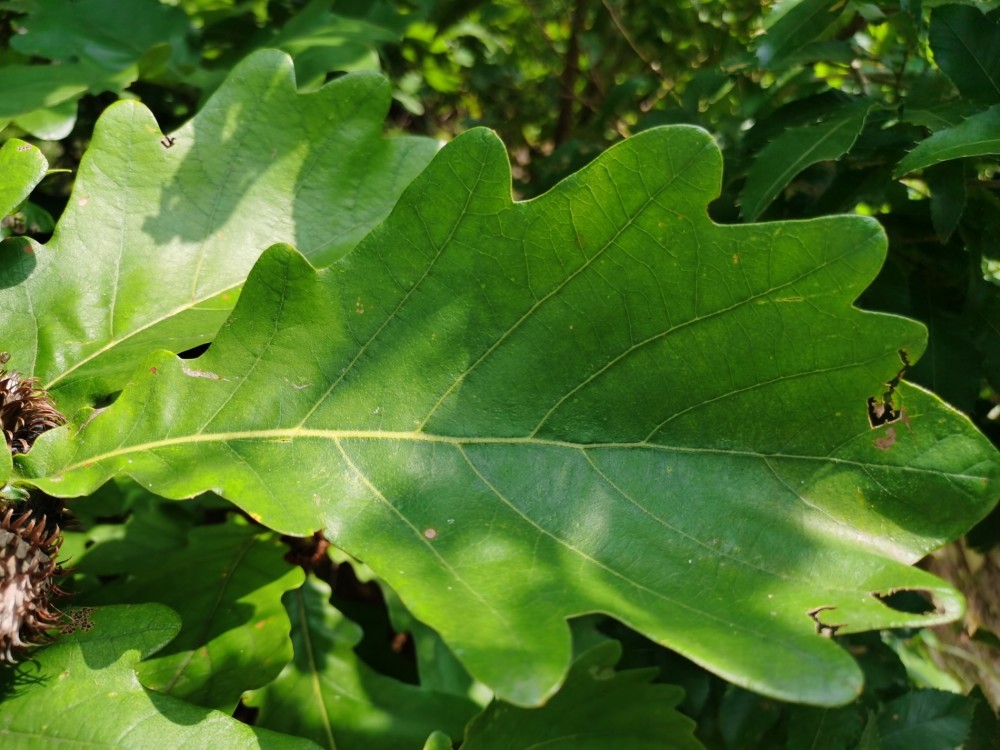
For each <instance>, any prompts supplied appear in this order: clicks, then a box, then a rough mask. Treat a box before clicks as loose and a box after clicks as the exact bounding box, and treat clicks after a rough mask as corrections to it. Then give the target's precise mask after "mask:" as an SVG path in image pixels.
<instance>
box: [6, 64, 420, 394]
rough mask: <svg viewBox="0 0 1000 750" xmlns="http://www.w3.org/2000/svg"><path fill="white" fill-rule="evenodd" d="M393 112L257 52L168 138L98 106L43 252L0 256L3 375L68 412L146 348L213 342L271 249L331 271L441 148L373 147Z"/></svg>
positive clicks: (113, 382)
mask: <svg viewBox="0 0 1000 750" xmlns="http://www.w3.org/2000/svg"><path fill="white" fill-rule="evenodd" d="M389 103H390V88H389V84H388V82H387V81H386V80H384V79H383V78H381V77H380V76H378V75H375V74H357V75H351V76H345V77H343V78H341V79H339V80H337V81H334V82H333V83H331V84H329V85H328V86H325V87H324V88H322V89H320V90H319V91H315V92H312V93H308V94H300V93H298V92H297V91H296V89H295V80H294V76H293V68H292V61H291V59H290V58H288V56H287V55H285V54H283V53H281V52H277V51H274V50H267V51H263V52H258V53H256V54H254V55H251V56H250V57H248V58H247V59H246V60H244V61H243V62H242V63H240V64H239V65H237V66H236V67H235V68H234V69H233V71H232V73H231V74H230V76H229V78H228V79H227V81H226V83H225V84H223V86H222V87H221V88H220V89H219V90H218V91H217V92H216V93H215V94H214V95H213V97H212V98H211V99H210V100H209V101H208V102H207V103H206V104H205V106H204V107H203V108H202V110H201V111H200V112H199V113H198V114H197V116H195V117H194V119H192V120H191V121H190V122H188V123H187V124H186V125H184V126H183V127H181V128H180V129H179V130H177V131H176V132H175V133H173V134H172V135H171V136H170V137H169V138H167V137H164V136H163V135H162V134H161V133H160V130H159V127H158V126H157V124H156V121H155V120H154V119H153V116H152V114H151V113H150V112H149V110H147V109H146V108H145V107H144V106H143V105H141V104H139V103H137V102H134V101H122V102H119V103H117V104H114V105H112V106H111V107H109V108H108V109H107V110H106V111H105V113H104V114H103V115H102V117H101V119H100V120H99V121H98V124H97V126H96V128H95V131H94V137H93V140H92V142H91V145H90V147H89V148H88V150H87V152H86V155H85V156H84V159H83V161H82V163H81V165H80V171H79V174H78V176H77V178H76V182H75V185H74V188H73V194H72V196H71V197H70V200H69V204H68V206H67V208H66V211H65V212H64V213H63V215H62V217H61V218H60V221H59V223H58V225H57V226H56V229H55V233H54V235H53V237H52V239H51V241H50V242H49V243H48V244H46V245H45V246H40V245H37V244H31V245H29V246H28V247H27V248H22V247H21V245H20V244H18V245H17V247H16V248H7V249H6V252H3V253H2V254H0V314H2V316H3V320H4V341H3V346H4V348H6V349H7V350H8V351H10V352H11V353H12V355H13V358H12V364H13V366H15V367H17V369H19V370H21V371H22V372H28V373H31V374H32V375H34V376H36V377H38V378H40V380H41V382H42V384H43V385H44V386H45V387H47V388H48V389H49V390H50V391H52V392H53V395H54V396H55V398H56V400H57V402H58V404H59V406H60V408H62V410H63V411H72V410H73V409H74V408H75V407H76V406H78V405H80V404H81V403H89V402H92V401H93V400H95V399H100V398H102V397H104V396H106V395H108V394H110V393H113V392H115V391H117V390H119V389H120V388H121V386H122V383H123V382H124V381H125V380H126V379H127V377H128V374H129V373H130V372H131V370H132V369H133V367H134V365H135V360H136V359H137V358H138V359H141V358H142V357H144V356H146V354H148V353H149V352H150V351H153V350H156V349H163V348H166V349H170V350H171V351H175V352H180V351H184V350H185V349H187V348H190V347H193V346H195V345H197V344H200V343H204V342H207V341H210V340H211V339H212V337H213V336H214V335H215V332H216V331H217V330H218V327H219V326H220V325H221V324H222V322H223V321H224V320H225V318H226V316H227V315H228V313H229V311H230V310H231V309H232V306H233V304H234V303H235V300H236V298H237V296H238V293H239V289H240V286H241V285H242V283H243V281H244V280H245V278H246V275H247V273H248V272H249V270H250V268H251V267H252V266H253V264H254V262H255V261H256V260H257V258H258V257H259V255H260V253H261V252H262V251H263V250H264V249H265V248H267V247H268V246H269V245H271V244H273V243H275V242H294V243H296V245H297V246H298V247H299V249H300V250H301V251H302V252H303V253H304V254H305V255H306V256H307V257H309V259H310V260H311V261H312V262H313V263H315V264H317V265H325V264H328V263H330V262H331V261H333V260H336V259H337V258H339V257H340V256H341V255H343V254H344V253H345V252H346V251H347V250H349V249H350V248H351V247H353V246H354V244H356V243H357V242H358V241H359V240H360V239H361V238H362V237H364V235H365V234H367V233H368V231H369V230H370V229H371V227H372V226H374V225H375V224H377V223H378V222H379V221H381V220H382V219H383V218H384V217H385V216H386V215H387V214H388V212H389V210H390V209H391V208H392V206H393V204H394V203H395V201H396V199H397V198H398V196H399V194H400V193H401V192H402V189H403V187H404V186H405V185H406V184H407V183H408V182H409V181H410V180H411V179H412V178H413V177H414V176H415V175H416V174H417V173H418V172H419V171H420V170H421V169H423V167H424V166H425V165H426V164H427V162H428V161H429V160H430V158H431V157H432V156H433V154H434V152H435V151H436V149H437V144H436V142H435V141H433V140H431V139H428V138H418V137H399V138H391V139H387V138H383V136H382V127H383V124H382V120H383V118H384V116H385V113H386V112H387V110H388V107H389ZM17 242H18V243H22V242H23V241H21V240H18V241H17ZM25 249H26V250H30V251H31V252H24V250H25Z"/></svg>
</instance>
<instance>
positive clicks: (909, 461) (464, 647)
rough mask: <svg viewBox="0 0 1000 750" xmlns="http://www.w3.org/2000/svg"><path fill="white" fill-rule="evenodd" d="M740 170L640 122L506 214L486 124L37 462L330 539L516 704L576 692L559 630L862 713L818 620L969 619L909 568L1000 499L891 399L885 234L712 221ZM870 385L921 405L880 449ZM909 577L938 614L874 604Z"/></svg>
mask: <svg viewBox="0 0 1000 750" xmlns="http://www.w3.org/2000/svg"><path fill="white" fill-rule="evenodd" d="M720 172H721V158H720V154H719V152H718V150H717V149H716V147H715V146H714V144H713V142H712V140H711V138H710V137H709V136H708V135H707V134H706V133H705V132H704V131H701V130H698V129H696V128H690V127H678V128H664V129H658V130H650V131H646V132H645V133H642V134H640V135H638V136H635V137H633V138H631V139H629V140H627V141H625V142H624V143H622V144H621V145H619V146H617V147H615V148H614V149H612V150H610V151H608V152H607V153H605V154H603V155H602V156H601V157H600V158H598V159H597V160H595V161H594V162H593V163H592V164H591V165H589V166H588V167H587V168H586V169H584V170H583V171H581V172H580V173H578V174H576V175H574V176H573V177H571V178H569V179H568V180H566V181H564V182H562V183H561V184H560V185H559V186H558V187H557V188H555V189H554V190H553V191H551V192H550V193H548V194H546V195H545V196H542V197H541V198H538V199H535V200H533V201H529V202H524V203H520V204H515V203H513V202H512V201H511V197H510V171H509V165H508V163H507V160H506V157H505V154H504V150H503V147H502V144H500V143H499V141H498V140H497V139H496V138H495V137H493V136H492V135H490V134H489V133H487V132H485V131H482V130H477V131H473V132H471V133H469V134H467V135H464V136H462V137H460V138H458V139H456V140H455V141H453V142H452V143H451V144H450V145H449V146H447V147H446V148H445V149H444V150H443V151H442V152H441V153H440V154H439V155H438V156H437V157H436V158H435V160H434V162H433V163H432V165H431V166H430V167H429V168H428V169H427V170H426V171H425V172H424V173H423V174H422V175H421V176H420V177H419V178H418V179H417V180H416V181H415V182H414V184H413V185H412V186H411V187H410V188H409V189H408V190H407V191H406V194H405V195H404V196H403V198H401V199H400V203H399V204H398V205H397V207H396V209H395V210H394V212H393V213H392V215H391V216H390V217H389V219H387V221H386V222H384V223H383V224H382V225H380V227H379V228H378V229H376V230H375V231H374V232H373V233H372V235H370V236H369V238H368V239H367V240H366V241H365V242H363V243H362V244H361V245H360V246H359V247H358V248H357V249H356V250H355V251H354V252H352V253H350V254H349V255H348V256H346V257H345V258H344V259H343V260H342V261H341V262H339V263H337V264H335V265H334V266H332V267H331V268H330V269H328V270H325V271H322V272H316V271H315V270H313V269H312V268H311V267H310V266H309V265H308V264H307V263H306V262H305V261H304V260H303V259H302V257H301V256H300V255H298V254H297V253H295V252H293V251H292V250H291V249H289V248H287V247H281V246H278V247H275V248H272V249H271V250H270V251H269V252H267V253H265V255H264V256H263V257H262V258H261V260H260V261H259V262H258V264H257V266H256V267H255V271H254V273H253V274H252V275H251V277H250V279H248V282H247V288H246V290H245V292H244V297H243V298H241V303H240V306H239V307H238V308H237V309H236V310H235V311H234V313H233V315H232V317H231V318H230V320H229V321H228V324H227V325H226V326H225V327H224V328H223V329H222V330H221V331H220V334H219V336H218V337H217V339H216V341H215V343H214V344H213V346H212V347H211V349H209V351H208V352H207V353H206V354H205V355H203V356H202V357H200V358H199V359H197V360H193V361H191V360H185V361H181V360H178V359H176V358H174V357H172V356H170V355H166V354H163V355H158V356H155V357H152V358H151V359H150V360H148V361H147V362H146V364H145V365H144V367H142V368H141V371H139V372H137V373H136V375H135V377H134V381H133V385H132V386H130V387H129V388H127V389H126V390H125V392H124V393H123V394H122V396H121V397H120V398H119V400H118V401H117V402H116V403H115V404H113V405H112V406H110V407H108V408H107V409H105V410H104V411H102V412H100V413H93V414H90V415H87V414H81V415H80V419H81V420H85V422H84V423H83V424H82V425H79V426H78V427H77V428H73V429H60V430H53V431H51V432H49V433H46V434H45V435H43V436H42V437H41V438H40V440H39V441H38V442H37V443H36V444H35V447H34V449H33V450H32V451H31V453H30V454H28V455H27V456H19V457H18V466H19V470H20V471H21V472H22V473H24V474H25V475H31V476H33V477H35V479H34V482H35V483H37V484H38V485H39V486H41V487H43V488H44V489H45V490H46V491H48V492H54V493H59V494H61V495H76V494H80V493H86V492H89V491H92V490H93V489H94V488H95V487H96V486H99V485H100V484H101V483H103V482H104V481H106V480H107V479H108V478H109V477H111V476H113V475H115V474H119V473H127V474H130V475H131V476H133V477H134V478H136V479H137V480H138V481H140V483H142V484H143V485H144V486H147V487H150V488H152V489H154V490H155V491H156V492H158V493H162V494H164V495H165V496H169V497H176V498H180V497H187V496H191V495H194V494H198V493H200V492H203V491H205V490H206V489H212V490H213V491H215V492H216V493H217V494H221V495H223V496H225V497H228V498H231V499H233V500H234V501H235V502H237V503H239V504H240V505H241V506H243V507H244V508H246V509H247V510H248V511H249V512H250V513H251V514H253V515H254V517H255V518H257V519H259V520H260V521H261V522H262V523H264V524H266V525H268V526H271V527H273V528H275V529H278V530H281V531H285V532H293V533H298V534H311V533H312V531H313V530H315V529H316V528H317V527H324V528H325V529H326V532H327V534H328V536H329V538H330V539H331V541H332V542H333V543H334V544H336V545H337V546H338V547H341V548H343V549H345V550H347V551H348V552H349V553H351V554H352V555H354V556H355V557H357V558H359V559H362V560H364V561H365V563H367V564H368V565H369V566H370V567H371V568H372V569H373V570H375V571H376V573H378V575H379V576H380V577H381V578H382V579H384V580H386V581H387V582H388V583H389V585H390V586H391V587H392V588H393V589H394V590H395V591H396V592H397V593H398V594H399V595H400V597H401V598H402V600H403V601H404V603H405V604H406V606H407V608H408V609H409V610H410V611H411V612H412V613H413V615H414V616H415V617H416V618H418V619H420V620H421V621H423V622H424V623H426V624H427V625H429V626H430V627H432V628H434V629H435V630H436V631H437V632H438V633H439V634H441V635H442V637H443V638H444V640H445V641H446V642H447V643H448V645H449V647H450V648H451V649H452V651H453V652H454V653H455V655H456V656H458V658H459V659H460V660H462V662H463V663H464V664H465V666H466V668H468V669H469V671H470V673H471V674H472V675H473V676H474V677H475V678H476V679H479V680H480V681H482V682H484V683H486V684H487V685H488V686H490V687H491V688H492V689H494V690H495V691H496V692H497V693H498V695H499V696H500V697H501V698H503V699H505V700H508V701H510V702H513V703H518V704H522V705H532V704H537V703H539V702H541V701H543V700H544V699H545V698H546V697H547V696H549V695H551V694H553V693H554V692H555V690H556V689H557V688H558V686H559V684H560V682H561V680H562V677H563V674H564V672H565V670H566V669H567V667H568V666H569V663H570V653H571V649H570V638H569V631H568V629H567V626H566V622H565V621H566V618H568V617H571V616H574V615H577V614H581V613H588V612H594V611H600V612H606V613H608V614H610V615H612V616H614V617H617V618H618V619H620V620H621V621H623V622H625V623H626V624H628V625H630V626H631V627H634V628H636V629H637V630H639V631H640V632H642V633H644V634H646V635H648V636H649V637H650V638H652V639H654V640H656V641H657V642H659V643H661V644H664V645H668V646H669V647H671V648H674V649H675V650H678V651H680V652H681V653H683V654H685V655H687V656H689V657H690V658H692V659H694V660H695V661H697V662H698V663H700V664H702V665H704V666H706V667H707V668H709V669H712V670H713V671H715V672H716V673H718V674H721V675H724V676H725V677H727V678H728V679H730V680H732V681H734V682H737V683H738V684H741V685H744V686H747V687H749V688H751V689H754V690H758V691H761V692H765V693H768V694H770V695H773V696H776V697H783V698H789V699H793V700H798V701H803V702H809V703H818V704H837V703H843V702H846V701H849V700H851V699H853V698H854V697H855V696H856V695H857V693H858V691H859V690H860V688H861V684H860V683H861V680H860V677H861V675H860V670H859V669H858V668H857V666H856V665H855V663H854V662H853V660H852V659H851V657H850V656H849V655H848V654H847V653H846V652H845V651H844V650H843V649H841V648H840V647H839V646H837V645H836V644H835V643H833V642H832V641H831V640H830V639H828V638H824V637H822V635H820V633H822V632H827V633H829V632H831V631H834V630H837V629H838V628H839V632H842V633H843V632H848V631H859V630H866V629H873V628H874V629H877V628H886V627H894V626H902V625H921V624H929V623H934V622H940V621H944V620H949V619H953V618H955V617H957V616H958V615H959V613H960V612H961V607H962V604H961V597H960V596H959V595H958V594H957V593H956V592H954V590H953V589H952V588H951V587H949V586H948V585H946V584H944V583H942V582H940V581H939V580H937V579H935V578H933V577H932V576H930V575H928V574H926V573H924V572H922V571H920V570H918V569H915V568H910V567H908V565H907V564H908V563H912V562H914V561H916V560H917V559H919V558H920V557H922V556H923V555H924V554H925V553H926V552H927V551H929V550H930V549H933V548H936V547H937V546H940V545H941V544H943V543H944V542H945V541H947V540H948V539H951V538H954V537H955V536H957V535H959V534H961V533H962V532H964V531H965V530H966V529H967V528H968V527H969V526H971V525H972V524H973V523H974V522H975V521H976V520H978V519H979V518H981V517H982V516H983V515H985V514H986V513H987V512H988V511H989V509H990V508H991V507H992V506H993V504H994V502H995V497H996V484H995V479H996V477H997V473H998V471H1000V464H998V461H997V454H996V453H995V451H994V450H993V449H992V447H990V445H989V443H988V442H987V441H986V439H985V438H984V437H983V436H982V435H980V434H979V433H978V432H977V431H976V430H975V429H974V428H973V427H972V425H971V424H970V423H969V422H968V421H967V420H966V419H965V418H964V417H962V416H960V415H959V414H957V413H956V412H954V411H953V410H952V409H951V408H950V407H948V406H946V405H945V404H943V403H942V402H941V401H940V400H939V399H937V398H935V397H933V396H931V395H930V394H928V393H926V392H924V391H922V390H920V389H918V388H916V387H911V386H908V385H906V384H905V383H902V384H900V385H899V386H898V387H894V388H889V386H887V385H886V384H887V383H889V382H891V381H893V380H894V379H896V378H898V376H899V373H900V372H901V371H902V370H903V369H904V367H903V364H902V362H901V354H900V351H904V353H905V355H906V356H908V358H909V359H910V360H916V359H917V358H918V357H919V355H920V354H921V353H922V352H923V350H924V347H925V342H924V335H925V334H924V329H923V327H922V326H920V325H919V324H916V323H913V322H912V321H907V320H905V319H902V318H898V317H895V316H888V315H878V314H874V313H865V312H862V311H860V310H858V309H856V308H854V307H853V306H852V304H851V303H852V301H853V300H854V299H855V298H856V297H857V296H858V294H859V293H860V292H861V290H862V289H863V288H864V286H865V285H866V284H867V283H868V282H869V281H870V280H871V278H872V277H874V275H875V273H876V272H877V270H878V268H879V266H880V265H881V263H882V259H883V257H884V253H885V240H884V236H883V235H882V233H881V230H880V229H879V227H878V225H877V224H876V223H875V222H874V221H872V220H870V219H865V218H862V217H856V216H855V217H835V218H830V219H823V220H815V221H810V222H799V223H792V222H787V223H779V224H760V225H750V226H720V225H716V224H714V223H712V222H711V221H710V220H709V219H708V217H707V215H706V208H705V207H706V205H707V204H708V202H709V200H710V199H711V197H712V196H714V195H715V193H716V191H717V189H718V185H719V180H720ZM887 392H888V393H889V394H890V395H889V396H886V395H885V394H886V393H887ZM869 399H878V403H880V404H881V403H882V401H883V399H886V400H888V401H889V402H891V404H892V405H893V408H895V409H900V408H905V413H904V412H900V414H899V419H898V421H895V422H893V423H888V424H882V425H881V426H879V427H878V429H872V426H871V424H870V422H869V417H870V408H869V406H870V402H869ZM904 416H905V418H904ZM908 588H915V589H920V590H925V591H927V592H928V594H929V595H930V596H932V597H933V598H934V600H935V603H936V605H937V610H936V611H935V612H933V613H930V614H927V615H915V614H907V613H903V612H898V611H895V610H893V609H890V608H888V607H886V606H885V605H883V604H882V603H881V602H880V601H879V599H878V598H877V597H876V596H875V595H874V594H876V593H878V592H883V593H884V592H887V591H888V590H890V589H893V590H895V589H908ZM817 608H820V609H817ZM810 613H812V614H810Z"/></svg>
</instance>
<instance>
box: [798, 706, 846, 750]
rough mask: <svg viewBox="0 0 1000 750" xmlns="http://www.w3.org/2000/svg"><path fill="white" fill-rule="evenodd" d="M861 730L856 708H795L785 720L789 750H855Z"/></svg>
mask: <svg viewBox="0 0 1000 750" xmlns="http://www.w3.org/2000/svg"><path fill="white" fill-rule="evenodd" d="M863 728H864V714H863V713H862V712H861V711H860V709H859V708H858V706H856V705H851V706H845V707H844V708H834V709H829V708H807V707H805V706H796V707H793V708H792V709H791V714H790V716H789V719H788V741H787V744H786V745H785V747H786V748H787V749H788V750H801V748H809V750H849V749H851V748H854V747H856V746H857V742H858V741H859V739H860V738H861V736H862V732H863Z"/></svg>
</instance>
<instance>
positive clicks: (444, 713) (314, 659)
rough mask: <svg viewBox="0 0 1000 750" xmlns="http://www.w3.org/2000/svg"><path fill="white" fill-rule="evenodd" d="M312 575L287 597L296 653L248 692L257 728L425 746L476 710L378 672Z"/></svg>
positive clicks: (344, 743)
mask: <svg viewBox="0 0 1000 750" xmlns="http://www.w3.org/2000/svg"><path fill="white" fill-rule="evenodd" d="M329 599H330V587H329V586H327V585H326V584H325V583H322V582H321V581H318V580H316V579H315V578H310V579H308V580H307V581H306V583H305V584H304V585H303V586H302V587H301V588H300V589H297V590H295V591H290V592H289V593H288V594H286V595H285V597H284V602H285V606H286V607H287V608H288V615H289V617H290V618H291V621H292V642H293V643H294V645H295V658H294V660H293V661H292V663H291V664H289V665H288V666H287V667H286V668H285V669H284V671H283V672H282V673H281V674H280V675H279V676H278V678H277V679H276V680H274V681H273V682H272V683H270V684H269V685H267V686H266V687H264V688H262V689H260V690H255V691H253V692H252V693H250V695H249V697H248V698H247V700H246V703H247V704H248V705H250V706H254V707H257V708H259V709H260V713H259V714H258V717H257V724H258V725H259V726H263V727H268V728H271V729H276V730H278V731H286V732H290V733H295V734H302V735H303V736H306V737H309V738H311V739H313V740H315V741H316V742H318V743H319V744H320V745H322V746H324V747H328V748H337V749H338V750H352V748H356V749H358V750H383V749H384V750H396V748H402V747H419V745H420V743H421V742H423V741H424V740H425V739H426V738H427V737H428V735H430V734H431V732H433V731H435V730H443V731H445V732H446V733H448V734H449V735H451V736H452V737H458V736H459V735H460V734H461V730H462V726H463V725H464V724H465V722H466V721H467V720H468V719H469V718H471V717H472V716H473V714H475V713H476V710H477V708H478V707H477V706H476V705H475V704H474V703H472V702H471V701H469V700H467V699H464V698H459V697H456V696H453V695H445V694H443V693H436V692H432V691H430V690H426V689H423V688H420V687H418V686H416V685H407V684H404V683H401V682H397V681H396V680H393V679H390V678H388V677H385V676H383V675H380V674H378V673H377V672H375V671H374V670H372V669H371V668H370V667H368V666H367V665H365V664H364V663H363V662H362V661H361V660H360V659H358V657H357V655H356V654H355V653H354V650H353V649H354V646H356V645H357V644H358V642H359V641H360V640H361V629H360V628H359V627H358V626H357V625H355V624H354V623H353V622H351V621H350V620H348V619H346V618H345V617H344V616H343V615H342V614H341V613H340V612H338V611H337V610H336V609H334V608H333V607H332V606H331V605H330V603H329Z"/></svg>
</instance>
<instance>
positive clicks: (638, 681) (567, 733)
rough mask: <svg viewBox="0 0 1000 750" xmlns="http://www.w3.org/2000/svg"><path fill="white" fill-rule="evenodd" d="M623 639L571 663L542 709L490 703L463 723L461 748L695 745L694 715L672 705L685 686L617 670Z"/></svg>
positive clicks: (689, 749) (642, 749)
mask: <svg viewBox="0 0 1000 750" xmlns="http://www.w3.org/2000/svg"><path fill="white" fill-rule="evenodd" d="M620 657H621V646H620V645H619V644H618V643H616V642H614V641H609V642H606V643H601V644H599V645H597V646H594V647H592V648H590V649H588V650H587V651H586V652H584V653H583V654H581V655H580V657H579V658H578V659H577V660H576V661H575V662H574V663H573V667H572V669H571V670H570V673H569V676H568V677H567V678H566V684H565V685H563V688H562V690H560V691H559V692H558V693H557V694H556V695H555V696H553V698H552V699H551V700H550V701H549V702H548V703H547V704H546V705H545V706H542V707H541V708H535V709H525V708H515V707H514V706H508V705H505V704H503V703H500V702H494V703H492V704H491V705H490V706H489V707H488V708H487V709H486V711H484V712H483V713H482V714H481V715H480V716H478V717H476V719H475V720H474V721H473V722H472V723H471V724H470V725H469V728H468V729H467V730H466V733H465V742H463V743H462V749H463V750H499V748H514V747H517V748H525V750H541V748H565V749H566V750H569V749H570V748H574V749H575V750H603V749H604V748H606V747H607V746H608V744H609V742H610V741H611V738H614V744H615V747H619V748H621V749H622V750H653V748H659V749H660V750H700V749H701V748H703V747H704V746H703V745H702V744H701V743H700V742H698V740H696V739H695V738H694V722H692V721H691V720H690V719H689V718H687V717H686V716H684V715H683V714H681V713H680V712H678V711H677V710H676V706H677V704H678V703H680V701H681V699H682V698H683V697H684V691H683V690H681V689H680V688H678V687H676V686H674V685H651V684H649V680H650V679H651V678H652V677H653V676H655V673H656V670H655V669H652V670H646V669H633V670H628V671H624V672H616V671H615V670H614V665H615V663H617V661H618V659H619V658H620Z"/></svg>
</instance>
